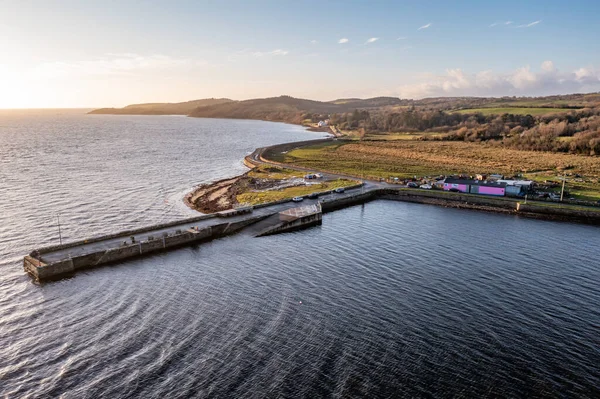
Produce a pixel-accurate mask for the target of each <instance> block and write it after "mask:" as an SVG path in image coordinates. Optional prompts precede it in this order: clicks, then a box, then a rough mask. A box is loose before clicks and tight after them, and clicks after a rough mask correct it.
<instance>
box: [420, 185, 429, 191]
mask: <svg viewBox="0 0 600 399" xmlns="http://www.w3.org/2000/svg"><path fill="white" fill-rule="evenodd" d="M419 188H424V189H425V190H431V184H421V185H420V186H419Z"/></svg>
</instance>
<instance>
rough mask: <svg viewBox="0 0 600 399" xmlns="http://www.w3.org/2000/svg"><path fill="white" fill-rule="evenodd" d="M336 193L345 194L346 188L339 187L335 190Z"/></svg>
mask: <svg viewBox="0 0 600 399" xmlns="http://www.w3.org/2000/svg"><path fill="white" fill-rule="evenodd" d="M334 191H335V192H336V193H338V194H339V193H343V192H344V191H346V189H345V188H344V187H338V188H336V189H335V190H334Z"/></svg>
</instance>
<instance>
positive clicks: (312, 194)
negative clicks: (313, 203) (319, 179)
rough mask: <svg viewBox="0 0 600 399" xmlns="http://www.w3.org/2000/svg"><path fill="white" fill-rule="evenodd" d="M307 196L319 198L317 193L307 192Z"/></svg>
mask: <svg viewBox="0 0 600 399" xmlns="http://www.w3.org/2000/svg"><path fill="white" fill-rule="evenodd" d="M308 198H310V199H315V198H319V193H310V194H308Z"/></svg>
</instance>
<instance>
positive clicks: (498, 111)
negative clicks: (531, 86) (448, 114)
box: [455, 107, 571, 116]
mask: <svg viewBox="0 0 600 399" xmlns="http://www.w3.org/2000/svg"><path fill="white" fill-rule="evenodd" d="M568 111H571V110H570V109H561V108H528V107H502V108H493V107H489V108H488V107H485V108H471V109H461V110H459V111H455V112H458V113H460V114H474V113H481V114H483V115H503V114H513V115H532V116H536V115H545V114H552V113H558V112H568Z"/></svg>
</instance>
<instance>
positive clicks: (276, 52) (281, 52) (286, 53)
mask: <svg viewBox="0 0 600 399" xmlns="http://www.w3.org/2000/svg"><path fill="white" fill-rule="evenodd" d="M289 53H290V52H289V51H287V50H282V49H280V48H278V49H277V50H273V51H270V52H268V53H267V54H268V55H288V54H289Z"/></svg>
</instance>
